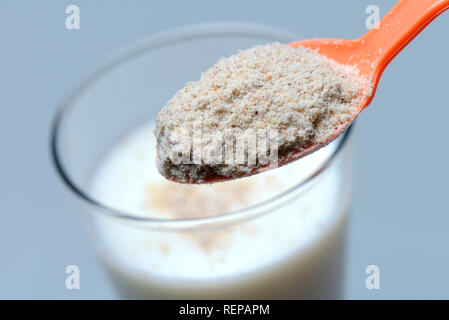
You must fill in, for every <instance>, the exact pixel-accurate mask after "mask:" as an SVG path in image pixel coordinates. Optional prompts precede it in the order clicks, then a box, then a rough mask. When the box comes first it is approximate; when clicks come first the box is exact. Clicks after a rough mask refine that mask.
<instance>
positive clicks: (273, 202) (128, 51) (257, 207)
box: [50, 22, 352, 231]
mask: <svg viewBox="0 0 449 320" xmlns="http://www.w3.org/2000/svg"><path fill="white" fill-rule="evenodd" d="M232 33H236V34H240V35H244V34H248V35H255V36H257V35H259V36H267V35H268V36H269V35H271V36H273V37H277V38H285V39H287V38H291V37H292V36H293V34H292V33H290V32H288V31H285V30H282V29H279V28H276V27H272V26H267V25H263V24H254V23H240V22H219V23H204V24H194V25H189V26H184V27H178V28H174V29H170V30H167V31H163V32H160V33H157V34H155V35H152V36H149V37H147V38H144V39H143V40H141V41H138V42H137V43H135V44H134V45H133V44H131V45H128V46H125V48H123V49H121V50H119V51H118V52H117V53H115V54H113V55H112V56H111V57H109V58H107V59H106V60H105V62H103V63H101V64H100V65H99V66H97V67H96V68H94V69H93V71H91V72H90V73H89V74H88V75H87V76H85V77H84V78H83V79H82V80H81V82H80V83H79V84H78V85H76V86H75V87H74V88H73V89H72V90H71V91H69V93H68V94H67V95H66V96H65V98H63V99H62V100H61V102H60V103H59V105H58V108H57V111H56V114H55V116H54V118H53V122H52V126H51V136H50V153H51V158H52V161H53V164H54V166H55V168H56V171H57V172H58V174H59V176H60V177H61V179H62V180H63V182H64V183H65V185H66V186H67V187H68V188H69V190H71V191H72V192H73V193H74V194H75V195H76V196H77V197H78V198H80V199H81V200H82V201H83V202H84V203H86V204H89V205H90V206H91V207H92V211H93V212H92V213H97V212H99V213H102V214H105V215H106V216H109V217H112V218H116V219H119V220H121V221H122V222H124V223H127V224H131V225H134V226H136V227H141V228H146V229H155V230H169V231H170V230H172V231H179V230H200V229H209V228H214V227H218V226H220V227H221V226H225V225H230V224H234V223H237V222H241V221H245V220H249V219H252V218H254V217H257V216H261V215H263V214H265V213H268V212H271V211H273V210H274V209H276V208H278V207H281V206H282V205H284V204H285V203H287V202H288V201H289V200H290V199H292V198H294V197H296V196H299V195H300V194H302V193H304V192H306V191H307V190H308V189H309V187H310V186H311V185H313V183H314V182H315V181H317V179H319V177H320V176H322V175H323V174H324V173H325V172H326V171H327V169H328V168H329V167H330V166H331V165H332V164H333V163H334V162H335V159H336V158H337V157H338V155H339V154H340V153H341V150H342V149H343V147H344V146H345V144H346V141H347V140H348V136H349V135H350V132H351V131H352V130H351V128H352V125H350V126H349V127H348V129H347V130H346V132H344V133H343V134H342V136H341V138H340V141H339V142H338V146H337V147H336V148H335V150H333V152H332V153H331V154H330V155H329V156H328V158H327V159H326V160H325V161H324V162H323V164H322V165H321V166H320V167H318V168H317V169H316V170H314V171H312V172H311V173H310V174H309V175H308V176H307V177H306V178H304V179H302V180H301V181H299V182H298V183H297V184H295V185H294V186H293V187H291V188H289V189H287V190H285V191H283V192H281V193H279V194H277V195H275V196H274V197H270V198H268V199H265V200H263V201H261V202H258V203H256V204H253V205H250V206H248V207H246V208H243V209H239V210H234V211H229V212H225V213H222V214H219V215H215V216H208V217H200V218H188V219H160V218H151V217H142V216H137V215H132V213H130V212H126V211H121V210H117V209H114V208H112V207H110V206H108V205H107V204H104V203H102V202H101V201H99V200H97V199H95V198H94V197H92V196H90V195H89V193H88V192H87V191H86V190H84V188H82V187H80V186H78V185H77V184H76V183H75V182H74V180H73V179H72V178H71V175H70V173H69V171H68V170H66V169H65V167H64V165H63V161H62V160H61V157H60V151H59V148H58V137H59V131H60V127H61V122H62V120H63V119H64V116H65V114H66V113H67V112H68V111H69V110H70V109H71V108H72V107H73V106H74V104H73V103H72V102H73V101H75V100H76V99H77V98H78V96H80V95H82V93H83V92H84V90H85V89H86V88H88V87H89V85H90V84H92V83H95V81H96V80H98V79H100V78H101V76H102V75H103V74H105V73H107V72H108V71H110V70H112V69H114V68H115V67H117V66H120V65H121V63H122V62H125V61H128V60H130V59H134V58H136V57H138V56H139V55H140V54H143V53H144V52H146V49H149V48H152V47H158V46H161V45H164V44H166V43H171V42H173V41H179V40H186V39H189V38H194V37H198V36H207V35H219V34H223V35H225V34H232Z"/></svg>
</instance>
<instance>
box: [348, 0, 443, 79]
mask: <svg viewBox="0 0 449 320" xmlns="http://www.w3.org/2000/svg"><path fill="white" fill-rule="evenodd" d="M448 8H449V0H400V1H398V3H396V5H395V6H394V7H393V8H392V9H391V10H390V11H389V12H387V13H386V14H385V16H384V17H383V18H382V20H381V21H380V22H379V24H378V25H376V26H375V27H374V28H372V29H371V30H370V31H369V32H367V33H366V34H365V35H363V36H362V37H360V38H359V39H357V41H358V42H360V43H361V44H362V47H363V51H364V53H363V55H364V56H365V58H366V61H370V62H371V64H372V66H376V68H379V69H378V70H377V71H378V72H375V73H374V74H377V76H378V77H380V75H381V73H382V71H383V70H384V69H385V67H386V66H387V65H388V64H389V63H390V61H391V60H392V59H393V58H394V57H395V56H396V55H397V54H398V53H399V52H400V51H401V50H402V49H403V48H404V47H405V46H406V45H407V44H408V43H409V42H410V41H411V40H412V39H413V38H414V37H416V35H417V34H418V33H419V32H421V31H422V30H423V29H424V28H425V27H426V26H427V25H428V24H429V23H430V22H432V20H433V19H435V18H436V17H437V16H438V15H440V14H441V13H442V12H443V11H445V10H446V9H448ZM373 80H374V79H373ZM377 80H378V79H377Z"/></svg>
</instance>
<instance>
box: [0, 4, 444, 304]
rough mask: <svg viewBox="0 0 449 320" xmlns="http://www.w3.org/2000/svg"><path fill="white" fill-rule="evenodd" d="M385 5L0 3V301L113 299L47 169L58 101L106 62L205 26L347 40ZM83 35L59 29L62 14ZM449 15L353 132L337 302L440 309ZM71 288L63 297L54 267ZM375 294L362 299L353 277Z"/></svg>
mask: <svg viewBox="0 0 449 320" xmlns="http://www.w3.org/2000/svg"><path fill="white" fill-rule="evenodd" d="M394 2H395V1H381V0H368V1H365V0H363V1H361V0H346V1H333V0H317V1H280V0H276V1H273V0H271V1H263V0H257V1H241V0H226V1H210V0H209V1H126V2H125V1H99V0H96V1H80V0H78V1H75V0H73V1H61V0H59V1H56V0H55V1H0V41H1V43H0V106H1V115H0V119H1V125H0V146H1V157H0V197H1V220H0V221H1V222H0V298H113V297H114V295H113V293H112V291H111V288H110V286H109V283H108V282H107V279H106V277H105V275H104V274H103V272H102V270H101V268H100V266H99V264H98V263H97V262H96V260H95V258H94V257H93V255H92V253H91V250H90V247H89V244H88V242H87V240H86V234H85V232H84V229H83V227H82V225H81V222H80V220H79V217H78V216H77V214H76V212H75V209H74V207H73V206H72V202H71V196H70V194H69V193H68V191H67V190H66V189H65V188H64V186H63V184H62V182H61V181H60V180H59V178H58V177H57V175H56V173H55V170H54V169H53V167H52V164H51V161H50V156H49V127H50V123H51V120H52V117H53V115H54V112H55V109H56V106H57V103H58V101H59V100H60V99H61V97H62V96H63V95H64V94H65V93H66V92H67V91H68V90H69V89H70V88H71V87H72V86H73V85H75V84H76V83H77V82H78V81H79V80H80V79H81V78H82V77H83V76H84V75H85V74H86V73H87V71H88V70H91V69H92V68H93V67H94V66H95V65H97V64H98V63H100V62H101V61H102V59H103V58H104V57H106V56H108V55H110V54H111V52H113V51H115V50H117V49H119V48H121V47H122V46H124V45H127V44H129V43H131V42H134V41H136V40H138V39H140V38H143V37H146V36H148V35H151V34H153V33H156V32H158V31H162V30H166V29H168V28H172V27H175V26H181V25H185V24H192V23H203V22H210V21H243V22H257V23H262V24H268V25H274V26H277V27H281V28H285V29H288V30H291V31H293V32H297V33H299V34H301V35H303V37H305V38H310V37H341V38H355V37H358V36H359V35H361V34H362V33H364V32H366V31H367V30H366V28H365V25H364V22H365V18H366V14H365V7H366V6H367V5H369V4H376V5H378V6H379V8H380V10H381V14H382V15H383V14H384V13H385V12H386V11H387V10H388V9H389V8H390V7H391V6H392V5H393V4H394ZM69 4H76V5H78V6H79V7H80V10H81V29H80V30H77V31H68V30H67V29H66V28H65V18H66V14H65V8H66V6H67V5H69ZM448 31H449V12H446V13H445V14H443V15H441V16H440V17H439V18H437V20H435V21H434V22H433V23H432V24H431V25H430V26H429V27H428V28H427V29H426V30H424V31H423V32H422V33H421V34H420V35H419V36H418V37H417V38H416V39H415V40H414V41H413V42H412V43H411V44H410V45H409V46H408V47H407V48H406V49H405V50H404V51H403V52H402V53H400V55H399V56H398V57H397V58H396V59H395V60H394V61H393V62H392V63H391V65H390V66H389V67H388V68H387V70H386V71H385V73H384V75H383V77H382V79H381V82H380V85H379V88H378V91H377V94H376V97H375V99H374V101H373V102H372V104H371V106H370V107H369V108H368V109H367V110H366V111H365V112H364V113H363V114H362V115H361V116H360V117H359V121H358V123H357V127H356V130H355V132H354V133H355V140H356V150H355V199H354V206H353V214H352V218H351V226H350V233H349V239H348V240H349V252H348V257H347V259H348V268H347V277H346V283H347V288H346V289H347V290H346V297H347V298H449V273H448V271H449V249H448V246H449V209H448V207H449V204H448V199H449V194H448V193H449V192H448V191H449V183H448V181H449V168H448V163H449V148H448V146H449V143H448V138H449V132H448V118H449V105H448V92H449V79H448V73H449V54H448V53H449V39H448ZM69 264H77V265H79V266H80V268H81V289H80V290H78V291H76V290H72V291H69V290H67V289H66V288H65V285H64V281H65V277H66V274H65V273H64V272H65V267H66V266H67V265H69ZM369 264H376V265H378V266H379V267H380V270H381V290H379V291H369V290H367V289H366V288H365V285H364V281H365V277H366V275H365V274H364V270H365V267H366V266H367V265H369Z"/></svg>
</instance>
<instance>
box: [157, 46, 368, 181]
mask: <svg viewBox="0 0 449 320" xmlns="http://www.w3.org/2000/svg"><path fill="white" fill-rule="evenodd" d="M363 85H364V84H363V81H362V80H361V79H359V78H358V77H357V72H356V70H355V69H354V68H351V67H348V66H342V65H339V64H337V63H336V62H334V61H332V60H330V59H327V58H325V57H323V56H321V55H319V54H318V53H316V52H314V51H312V50H309V49H306V48H303V47H298V48H291V47H289V46H288V45H284V44H280V43H273V44H268V45H261V46H256V47H253V48H250V49H248V50H244V51H239V52H238V53H237V54H235V55H232V56H230V57H229V58H222V59H221V60H220V61H219V62H218V63H216V64H215V65H214V66H212V67H211V68H210V69H208V70H207V71H206V72H204V73H203V74H202V76H201V78H200V80H198V81H194V82H189V83H187V85H186V86H185V87H184V88H183V89H181V90H180V91H178V92H177V93H176V94H175V95H174V97H173V98H172V99H171V100H170V101H169V102H168V103H167V104H166V105H165V106H164V108H163V109H162V110H161V111H160V113H159V115H158V117H157V119H156V122H155V130H154V132H155V135H156V138H157V152H158V170H159V172H160V173H161V174H162V175H163V176H165V177H166V178H168V179H171V180H175V181H179V182H197V183H202V182H204V181H205V180H208V179H210V178H213V177H217V176H218V177H231V178H238V177H240V176H244V175H248V174H250V173H251V172H252V171H253V169H254V168H256V167H260V166H261V165H264V164H265V163H262V161H263V160H261V159H258V160H257V161H256V162H252V161H244V162H243V163H242V162H238V161H231V162H233V163H228V162H225V161H214V160H217V157H216V155H217V152H218V153H220V157H219V158H218V159H224V158H225V157H226V156H225V155H224V152H225V151H226V152H229V150H228V149H226V148H229V146H231V149H232V150H230V152H231V154H235V152H236V149H237V148H238V146H237V144H236V143H235V142H234V143H231V144H230V145H229V144H226V138H224V139H222V140H218V141H219V144H220V145H219V146H220V147H223V148H221V149H219V151H216V150H217V149H216V147H217V145H216V144H217V140H215V143H212V140H211V139H207V138H203V139H200V142H199V143H200V146H201V159H200V161H198V160H197V161H193V155H192V154H190V156H188V158H187V161H183V162H181V163H179V161H173V156H172V155H173V154H178V153H179V141H178V140H176V139H174V138H173V137H174V136H176V135H174V134H178V136H179V135H181V136H183V138H189V139H192V137H194V133H192V135H190V134H187V135H186V134H185V131H180V130H181V129H182V128H187V127H190V128H194V127H195V126H194V125H193V123H200V124H201V134H202V136H203V137H211V136H213V135H215V134H217V133H219V134H221V133H224V132H225V131H226V130H228V132H229V130H231V132H232V134H233V135H234V136H237V137H238V136H239V135H241V134H242V133H243V132H248V131H250V132H252V131H251V130H254V131H255V132H257V130H260V129H263V130H265V131H266V132H269V131H274V132H276V135H277V145H278V150H277V152H278V156H279V158H283V157H286V156H288V155H289V154H291V153H293V152H296V151H298V150H302V149H304V148H306V147H308V146H310V145H312V144H314V143H319V142H322V141H326V140H327V139H328V138H329V137H330V136H332V135H333V133H334V132H335V131H336V130H338V128H341V127H344V126H347V124H348V122H349V121H351V120H352V119H353V115H354V113H355V111H356V106H357V105H358V102H359V99H360V97H359V93H360V91H361V88H363ZM193 140H194V138H193ZM190 141H192V140H190ZM244 148H245V149H244V154H245V159H249V158H248V154H249V153H251V152H254V150H252V149H254V148H257V144H251V143H247V144H245V146H244ZM191 150H192V149H191V147H190V146H189V150H188V151H191ZM214 150H215V153H214ZM255 152H256V153H257V151H255ZM222 153H223V154H222ZM211 154H215V156H214V158H213V159H212V158H211V156H210V155H211ZM208 157H209V158H208ZM232 159H233V160H235V157H234V158H232ZM184 160H186V159H184Z"/></svg>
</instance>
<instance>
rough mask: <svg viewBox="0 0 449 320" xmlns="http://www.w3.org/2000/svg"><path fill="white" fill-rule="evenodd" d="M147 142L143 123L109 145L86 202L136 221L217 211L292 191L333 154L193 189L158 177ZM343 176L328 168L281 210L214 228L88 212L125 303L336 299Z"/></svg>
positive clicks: (149, 130)
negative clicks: (143, 223)
mask: <svg viewBox="0 0 449 320" xmlns="http://www.w3.org/2000/svg"><path fill="white" fill-rule="evenodd" d="M155 143H156V142H155V139H154V137H153V133H152V125H151V124H148V125H146V126H144V127H142V128H140V129H138V130H136V131H135V132H133V133H132V134H130V135H129V136H128V137H127V138H126V139H125V140H124V141H122V142H120V143H118V144H117V146H116V147H115V148H113V150H111V151H110V152H109V153H108V155H107V156H106V157H105V158H104V159H103V161H102V163H101V164H100V165H99V167H98V170H97V171H96V173H95V174H94V179H93V181H92V188H91V192H92V196H93V197H94V198H96V199H98V200H99V201H100V202H101V203H103V204H106V205H107V206H109V207H112V208H114V209H117V210H120V211H123V212H129V213H132V214H134V215H136V216H142V217H153V218H165V219H180V218H192V217H204V216H210V215H216V214H220V213H226V212H230V211H234V210H238V209H242V208H245V207H248V206H251V205H254V204H257V203H260V202H261V201H265V200H267V199H270V198H272V197H274V196H276V195H279V194H280V193H282V192H284V191H286V190H288V189H290V188H292V187H294V186H295V185H297V184H298V183H299V182H300V181H302V180H303V179H305V178H306V177H307V176H309V175H310V174H312V173H313V172H315V171H316V170H317V169H318V168H319V167H320V166H321V165H322V164H323V163H324V161H326V159H328V158H329V156H330V154H331V153H332V152H333V151H334V149H335V148H336V144H331V145H330V146H328V147H326V148H324V149H322V150H320V151H318V152H315V153H314V154H312V155H310V156H308V157H306V158H304V159H302V160H299V161H296V162H294V163H292V164H290V165H287V166H284V167H281V168H278V169H275V170H271V171H267V172H264V173H262V174H259V175H255V176H253V177H249V178H245V179H240V180H236V181H231V182H224V183H218V184H213V185H199V186H198V185H197V186H192V185H181V184H177V183H174V182H169V181H167V180H165V179H164V178H163V177H162V176H161V175H160V174H159V173H158V172H157V169H156V166H155V159H156V154H155V150H156V147H155ZM343 178H344V175H343V174H341V172H339V169H338V168H337V167H336V168H331V169H330V170H329V172H326V173H325V174H324V175H323V176H322V177H320V178H319V179H318V181H317V182H316V183H315V184H313V185H312V186H311V187H310V188H309V189H308V190H307V191H306V192H304V193H302V194H301V195H298V196H297V197H295V199H294V200H291V201H289V202H288V203H287V204H286V205H284V206H282V207H281V208H278V209H276V210H273V211H272V212H269V213H268V214H265V215H263V216H259V217H257V218H255V219H252V220H249V221H247V222H244V223H242V222H240V223H238V224H236V225H234V226H231V227H229V226H228V227H221V228H218V229H215V230H208V231H184V232H169V231H154V230H145V229H140V228H135V227H131V226H129V225H126V224H123V223H121V222H119V221H117V220H114V219H110V218H108V217H106V216H104V215H97V216H96V219H95V222H96V228H97V230H96V233H97V234H98V237H99V240H98V241H99V242H101V246H100V247H101V249H100V255H101V257H102V259H103V261H104V263H105V265H106V267H107V269H108V270H109V271H110V274H111V277H112V279H113V281H114V283H115V284H116V286H117V288H118V289H119V294H120V295H121V296H122V297H126V298H301V297H306V298H335V297H338V296H339V294H340V289H341V288H340V284H341V262H342V254H343V252H342V248H343V239H344V225H345V223H344V222H345V216H346V215H345V211H346V209H347V201H346V200H344V199H342V196H341V194H340V191H339V190H340V189H341V188H342V185H343V181H342V179H343Z"/></svg>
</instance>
